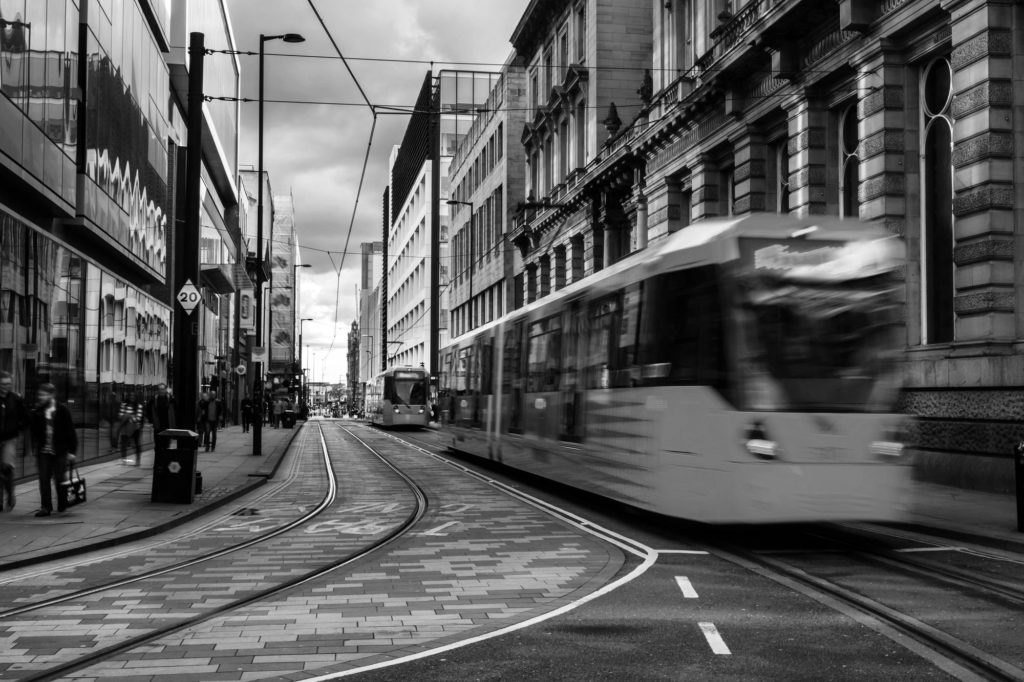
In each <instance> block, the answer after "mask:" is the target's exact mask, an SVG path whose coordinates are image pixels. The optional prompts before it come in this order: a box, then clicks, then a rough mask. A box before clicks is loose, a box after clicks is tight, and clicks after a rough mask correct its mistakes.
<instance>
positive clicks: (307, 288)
mask: <svg viewBox="0 0 1024 682" xmlns="http://www.w3.org/2000/svg"><path fill="white" fill-rule="evenodd" d="M527 3H528V0H475V1H474V0H363V1H356V0H313V4H314V6H315V7H316V9H317V11H319V13H320V15H321V16H322V17H323V19H324V22H325V23H326V24H327V28H328V30H329V31H330V32H331V35H332V36H333V37H334V40H335V41H336V42H337V44H338V46H339V47H340V49H341V51H342V53H343V54H344V55H345V57H346V59H348V60H349V66H350V67H351V68H352V70H353V72H354V73H355V75H356V78H358V79H359V84H360V85H361V86H362V88H363V90H364V91H365V92H366V95H367V97H368V98H369V99H370V101H371V102H373V103H374V104H375V105H381V104H392V105H407V106H411V105H412V104H413V103H414V102H415V99H416V95H417V93H418V91H419V87H420V85H421V83H422V81H423V77H424V75H425V74H426V72H427V70H428V69H430V64H429V63H422V64H420V63H409V62H387V61H363V60H362V59H360V58H375V59H383V60H394V59H399V60H401V59H405V60H424V61H427V62H429V61H431V60H433V61H434V62H435V65H434V70H435V71H437V70H439V69H443V68H467V69H468V68H481V69H485V68H488V67H469V66H455V65H453V64H450V63H445V62H489V63H498V64H500V63H501V62H503V61H505V59H506V58H507V57H508V55H509V52H510V51H511V46H510V45H509V42H508V39H509V36H511V35H512V31H513V30H514V29H515V26H516V24H517V23H518V21H519V18H520V17H521V16H522V13H523V11H524V9H525V7H526V5H527ZM227 4H228V11H229V12H230V15H231V22H232V27H233V30H234V34H235V41H236V43H237V47H238V49H239V50H251V51H253V52H255V51H257V50H258V49H259V35H260V34H261V33H263V34H281V33H301V34H302V35H303V36H304V37H305V38H306V42H305V43H301V44H286V43H283V42H281V41H274V42H268V43H267V44H266V53H267V57H266V62H265V66H264V68H265V84H264V98H265V100H266V101H267V103H266V104H265V106H264V167H265V169H266V170H267V171H268V172H269V174H270V182H271V185H272V187H273V190H274V193H275V194H287V193H288V192H289V191H290V192H291V193H292V195H293V196H294V198H295V214H296V216H295V222H296V226H297V229H298V232H299V242H300V244H301V245H302V246H304V247H312V248H303V249H302V250H301V257H302V260H303V262H306V263H310V264H311V265H312V266H313V267H312V268H309V269H306V270H302V271H300V273H301V275H300V277H301V285H300V286H301V297H302V298H301V303H300V305H301V309H300V311H299V313H300V314H299V317H300V318H307V317H308V318H313V319H314V321H313V322H307V323H305V324H304V326H303V343H304V345H306V346H308V349H309V352H308V354H306V355H304V357H303V360H304V361H305V363H304V364H305V365H306V366H307V367H309V368H311V369H312V370H313V371H314V374H313V375H312V376H313V377H314V378H315V379H316V380H318V381H319V380H324V381H331V382H334V381H338V380H340V379H341V377H342V376H343V375H344V374H345V363H346V360H345V355H346V352H347V346H348V340H347V333H348V329H349V328H350V327H351V325H352V321H353V320H355V319H356V318H357V315H358V312H357V299H356V287H357V286H358V283H359V259H358V257H357V256H355V255H354V254H356V253H358V251H359V244H360V243H362V242H368V241H375V240H380V238H381V194H382V192H383V191H384V187H385V185H386V183H387V162H388V156H389V154H390V153H391V148H392V146H393V145H396V144H398V143H400V142H401V139H402V135H403V133H404V132H405V126H406V124H407V123H408V117H406V116H396V115H384V114H381V115H379V116H378V119H377V127H376V131H375V133H374V139H373V146H372V149H371V151H370V162H369V166H368V168H367V173H366V178H365V180H364V182H363V189H362V193H361V195H360V197H359V206H358V210H357V212H356V217H355V226H354V229H353V232H352V238H351V242H350V244H349V248H348V251H349V253H348V255H347V256H346V257H345V261H344V267H343V269H342V271H341V277H340V281H339V278H338V276H337V271H336V270H335V267H336V266H337V265H340V263H341V253H340V252H341V251H342V249H343V247H344V244H345V235H346V231H347V230H348V226H349V222H350V221H351V219H352V210H353V206H354V204H355V200H356V190H357V187H358V184H359V175H360V169H361V167H362V163H363V157H364V155H365V154H366V147H367V143H368V142H369V133H370V127H371V124H372V122H373V116H372V114H371V113H370V109H369V108H368V107H367V106H366V105H365V103H364V100H363V97H362V95H360V93H359V91H358V89H357V88H356V86H355V84H354V83H353V81H352V78H351V77H350V76H349V74H348V72H347V71H346V69H345V66H344V64H343V63H342V62H341V61H340V60H339V59H313V58H299V57H284V56H276V54H284V53H289V54H295V55H316V56H332V55H334V54H335V51H334V48H333V47H332V45H331V42H330V40H329V39H328V37H327V36H326V34H325V33H324V30H323V27H322V26H321V25H320V22H319V21H318V20H317V18H316V14H315V13H314V11H313V9H312V8H311V7H310V0H228V2H227ZM239 59H240V62H241V67H242V96H243V97H250V98H253V99H255V98H256V97H257V87H258V78H257V76H258V64H257V60H256V58H255V57H246V56H241V57H239ZM493 68H494V69H495V70H496V69H497V67H493ZM210 94H215V93H210ZM272 100H289V101H308V102H343V103H352V104H355V105H360V104H361V106H337V105H327V104H291V103H273V102H272ZM256 124H257V111H256V105H255V104H243V105H242V121H241V126H242V128H241V146H240V150H239V164H241V165H242V167H253V168H255V166H256V162H257V155H256V146H257V131H256ZM316 249H319V251H317V250H316ZM322 251H333V252H335V253H334V254H333V264H332V261H331V256H328V255H327V254H325V253H322ZM336 309H337V321H338V323H337V328H335V325H334V319H335V310H336ZM332 341H333V351H331V352H330V354H328V349H329V348H330V347H331V345H332Z"/></svg>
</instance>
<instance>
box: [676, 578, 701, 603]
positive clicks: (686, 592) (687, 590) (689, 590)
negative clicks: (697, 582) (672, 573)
mask: <svg viewBox="0 0 1024 682" xmlns="http://www.w3.org/2000/svg"><path fill="white" fill-rule="evenodd" d="M676 585H679V589H680V590H682V591H683V596H684V597H686V598H687V599H696V598H697V590H695V589H693V585H692V584H691V583H690V579H689V578H687V577H686V576H685V575H677V576H676Z"/></svg>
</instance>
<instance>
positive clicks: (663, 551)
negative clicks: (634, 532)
mask: <svg viewBox="0 0 1024 682" xmlns="http://www.w3.org/2000/svg"><path fill="white" fill-rule="evenodd" d="M653 551H655V552H657V553H658V554H708V551H707V550H706V549H656V550H653Z"/></svg>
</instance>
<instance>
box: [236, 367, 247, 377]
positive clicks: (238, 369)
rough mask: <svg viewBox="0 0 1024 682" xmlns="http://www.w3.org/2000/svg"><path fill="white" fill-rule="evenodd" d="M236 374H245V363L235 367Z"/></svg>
mask: <svg viewBox="0 0 1024 682" xmlns="http://www.w3.org/2000/svg"><path fill="white" fill-rule="evenodd" d="M235 374H237V375H238V376H240V377H244V376H245V365H239V366H238V367H235Z"/></svg>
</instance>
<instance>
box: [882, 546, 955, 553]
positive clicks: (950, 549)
mask: <svg viewBox="0 0 1024 682" xmlns="http://www.w3.org/2000/svg"><path fill="white" fill-rule="evenodd" d="M963 550H964V548H963V547H906V548H904V549H897V550H896V551H897V552H906V553H910V552H962V551H963Z"/></svg>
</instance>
